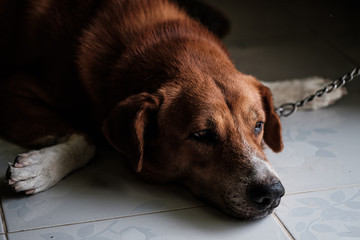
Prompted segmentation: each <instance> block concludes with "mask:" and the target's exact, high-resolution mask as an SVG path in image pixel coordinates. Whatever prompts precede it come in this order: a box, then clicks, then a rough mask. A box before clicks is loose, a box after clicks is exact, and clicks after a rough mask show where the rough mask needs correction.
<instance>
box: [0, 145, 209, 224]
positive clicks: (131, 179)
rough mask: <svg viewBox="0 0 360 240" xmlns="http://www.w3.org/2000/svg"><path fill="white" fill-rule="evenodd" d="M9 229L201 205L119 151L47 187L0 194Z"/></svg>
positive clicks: (103, 154)
mask: <svg viewBox="0 0 360 240" xmlns="http://www.w3.org/2000/svg"><path fill="white" fill-rule="evenodd" d="M2 204H3V209H4V213H5V219H6V222H7V227H8V230H9V231H21V230H24V229H32V228H40V227H48V226H54V225H62V224H69V223H78V222H84V221H92V220H98V219H108V218H114V217H121V216H128V215H136V214H141V213H149V212H156V211H164V210H169V209H178V208H186V207H193V206H199V205H202V203H199V202H198V201H197V200H195V199H194V198H193V196H192V195H191V194H190V192H189V191H188V190H187V189H184V188H182V187H180V186H176V185H164V184H159V185H157V184H149V183H145V182H143V181H141V180H140V179H139V178H138V177H137V176H135V174H133V171H132V170H131V169H130V168H128V167H127V165H125V164H124V162H123V160H122V159H121V157H120V156H119V155H118V154H116V153H115V152H107V151H103V152H101V153H99V154H98V156H97V158H96V159H95V160H94V161H93V162H92V163H90V165H88V166H86V167H85V168H83V169H82V170H80V171H77V172H75V173H73V174H72V175H70V176H69V177H67V178H66V179H64V180H63V181H61V182H60V183H58V184H57V185H56V186H55V187H53V188H51V189H50V190H48V191H45V192H42V193H39V194H35V195H33V196H24V195H22V194H10V193H7V194H5V195H4V196H3V198H2Z"/></svg>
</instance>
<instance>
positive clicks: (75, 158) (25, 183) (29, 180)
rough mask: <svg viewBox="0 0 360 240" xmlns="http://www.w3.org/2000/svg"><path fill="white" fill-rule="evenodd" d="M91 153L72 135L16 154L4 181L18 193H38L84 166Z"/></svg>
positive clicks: (82, 142) (84, 144)
mask: <svg viewBox="0 0 360 240" xmlns="http://www.w3.org/2000/svg"><path fill="white" fill-rule="evenodd" d="M94 153H95V148H94V146H93V145H91V144H89V143H88V142H87V141H86V139H85V138H84V137H83V136H81V135H71V136H69V137H68V138H67V139H65V141H64V142H62V143H59V144H56V145H53V146H51V147H47V148H43V149H40V150H38V151H31V152H28V153H24V154H19V155H18V156H17V157H16V159H15V162H14V164H10V166H9V168H8V169H7V172H6V179H7V180H8V183H9V185H10V186H11V187H12V188H13V189H14V190H15V191H17V192H25V193H26V194H33V193H38V192H41V191H44V190H46V189H48V188H50V187H52V186H53V185H54V184H56V183H57V182H59V181H60V180H61V179H62V178H63V177H65V176H66V175H67V174H69V173H70V172H71V171H73V170H75V169H78V168H80V167H82V166H84V165H85V164H86V163H87V162H89V160H90V159H91V158H92V157H93V156H94Z"/></svg>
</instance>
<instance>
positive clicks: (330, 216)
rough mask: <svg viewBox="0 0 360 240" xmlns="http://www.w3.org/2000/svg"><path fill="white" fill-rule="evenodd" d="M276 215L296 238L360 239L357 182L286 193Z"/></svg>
mask: <svg viewBox="0 0 360 240" xmlns="http://www.w3.org/2000/svg"><path fill="white" fill-rule="evenodd" d="M276 215H277V216H278V217H279V218H280V220H281V221H282V222H283V223H284V225H285V226H286V228H287V229H288V230H289V231H290V233H291V235H292V236H293V237H294V238H295V239H301V240H308V239H309V240H310V239H311V240H313V239H314V240H315V239H327V240H332V239H334V240H335V239H360V186H358V187H353V188H344V189H335V190H330V191H323V192H311V193H304V194H295V195H290V196H285V197H284V199H283V200H282V204H281V205H280V206H279V208H278V209H277V210H276Z"/></svg>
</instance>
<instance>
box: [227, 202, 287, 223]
mask: <svg viewBox="0 0 360 240" xmlns="http://www.w3.org/2000/svg"><path fill="white" fill-rule="evenodd" d="M279 204H280V203H278V204H275V205H272V206H269V207H267V208H265V209H258V208H257V206H256V205H253V204H249V203H246V202H244V203H233V202H227V203H226V202H224V206H222V207H221V210H222V211H223V212H224V213H225V214H227V215H229V216H232V217H234V218H237V219H241V220H256V219H261V218H264V217H266V216H268V215H270V214H271V213H273V211H274V209H275V208H276V207H277V206H278V205H279Z"/></svg>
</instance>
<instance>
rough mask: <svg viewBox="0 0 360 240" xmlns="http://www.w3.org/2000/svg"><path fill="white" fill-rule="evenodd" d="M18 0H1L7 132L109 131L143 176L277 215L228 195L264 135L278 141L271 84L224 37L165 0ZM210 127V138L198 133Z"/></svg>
mask: <svg viewBox="0 0 360 240" xmlns="http://www.w3.org/2000/svg"><path fill="white" fill-rule="evenodd" d="M21 3H22V4H21ZM21 3H20V2H18V1H13V0H0V9H1V10H0V13H1V14H0V22H1V25H0V31H1V33H2V34H5V35H6V37H5V38H1V39H0V50H2V51H1V52H4V54H3V55H2V56H0V64H1V68H0V70H1V72H0V75H1V86H0V87H1V89H0V112H1V114H2V116H1V117H0V131H1V133H2V134H3V135H5V136H7V137H8V138H9V139H11V140H13V141H15V142H17V143H19V144H23V145H27V146H36V147H38V146H39V145H42V146H43V145H51V144H54V143H56V141H57V140H58V139H60V138H62V137H64V136H66V135H69V134H71V133H74V132H77V133H81V134H83V135H86V136H94V135H96V134H99V133H101V131H102V133H103V134H104V136H105V138H106V139H107V140H108V141H109V143H110V144H111V145H113V146H114V147H115V148H116V149H117V150H119V151H121V152H123V153H125V154H126V155H127V157H128V158H129V160H130V161H131V162H132V165H133V167H134V169H135V170H136V171H137V172H139V174H140V175H142V176H143V177H144V178H146V179H151V180H156V181H170V180H179V181H182V182H184V183H185V184H186V185H187V186H189V188H190V189H191V190H192V191H193V192H194V193H195V194H197V195H200V196H202V197H204V198H207V199H208V200H209V201H211V202H214V203H215V204H217V205H218V206H220V208H222V209H223V210H224V211H225V212H227V213H229V214H231V215H234V216H237V217H242V218H254V217H260V216H264V215H266V214H268V213H269V212H271V211H269V210H267V211H266V212H261V211H258V210H256V209H255V208H254V207H252V206H251V204H250V203H249V202H248V201H247V200H246V197H245V196H243V197H242V199H239V200H238V201H237V204H242V207H237V208H236V209H234V207H232V206H230V205H232V204H233V203H231V201H228V200H226V199H227V198H229V197H228V194H230V193H233V192H237V193H238V194H239V195H241V194H245V193H244V191H243V189H245V188H246V186H247V185H248V183H247V182H251V181H254V179H253V177H254V176H253V175H254V173H253V172H254V170H253V167H252V166H251V164H250V162H249V158H250V155H251V154H252V155H254V156H255V155H256V156H258V157H259V158H262V159H264V160H265V161H266V157H265V156H264V154H263V151H262V140H263V139H264V141H265V142H266V143H267V144H268V145H269V147H270V148H272V149H273V150H274V151H276V152H278V151H281V149H282V141H281V134H280V132H281V129H280V122H279V118H278V117H277V115H276V113H275V111H274V108H273V105H272V104H273V103H272V99H271V93H270V91H269V90H268V89H267V88H266V87H264V86H263V85H262V84H261V83H259V82H258V81H257V80H256V79H254V78H253V77H251V76H247V75H244V74H242V73H239V72H238V71H237V70H236V69H235V67H234V65H233V64H232V63H231V61H230V59H229V56H228V53H227V51H226V49H225V48H224V46H223V45H222V44H221V42H220V41H219V40H218V38H217V37H215V36H214V35H213V34H212V33H210V32H209V31H208V30H207V29H205V28H204V27H203V26H202V25H201V24H200V23H198V22H197V21H195V20H193V19H191V18H189V17H188V16H187V14H186V13H185V12H184V11H183V10H181V9H179V7H177V6H176V5H175V4H173V3H169V2H168V1H166V0H102V1H96V0H76V1H74V0H64V1H55V0H48V1H46V0H41V1H35V0H34V1H30V0H28V1H21ZM259 121H263V122H265V132H263V131H262V132H261V133H260V134H259V135H255V134H254V126H255V125H256V123H257V122H259ZM203 129H210V130H211V131H212V134H214V136H210V137H209V138H211V139H209V141H211V142H199V141H198V140H194V139H193V136H194V135H193V133H196V132H198V131H200V130H203ZM89 139H90V138H89ZM244 142H246V144H244ZM237 181H239V182H241V184H240V185H239V186H236V184H235V183H236V182H237ZM234 188H235V189H234ZM237 188H238V189H237ZM224 199H225V200H224ZM271 210H272V209H271Z"/></svg>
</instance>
